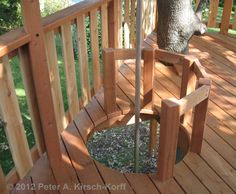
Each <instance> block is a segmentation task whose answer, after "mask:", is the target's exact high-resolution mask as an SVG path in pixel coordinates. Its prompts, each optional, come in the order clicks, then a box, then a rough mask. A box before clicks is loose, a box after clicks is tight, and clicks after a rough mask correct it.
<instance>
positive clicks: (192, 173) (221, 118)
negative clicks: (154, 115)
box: [12, 34, 236, 194]
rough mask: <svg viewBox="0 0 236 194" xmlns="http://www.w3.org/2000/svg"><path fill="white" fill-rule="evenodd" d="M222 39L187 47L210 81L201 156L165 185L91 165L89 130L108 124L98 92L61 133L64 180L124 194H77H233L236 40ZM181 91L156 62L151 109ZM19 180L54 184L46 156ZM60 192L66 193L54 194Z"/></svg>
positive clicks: (121, 92)
mask: <svg viewBox="0 0 236 194" xmlns="http://www.w3.org/2000/svg"><path fill="white" fill-rule="evenodd" d="M223 37H224V36H222V35H218V34H213V35H208V36H204V37H194V38H193V39H192V41H191V43H190V53H191V54H193V55H195V56H197V57H198V58H199V59H200V62H201V64H202V65H203V66H204V67H205V68H206V71H207V72H208V73H209V75H210V77H211V78H212V81H213V82H212V90H211V94H210V101H209V113H208V118H207V127H206V129H205V133H204V141H203V147H202V152H201V154H200V155H196V154H192V153H190V154H188V155H187V156H186V157H185V158H184V160H183V161H181V162H180V163H178V164H177V165H176V166H175V171H174V178H172V179H170V180H169V181H167V182H164V183H162V182H159V181H158V180H157V176H156V174H150V175H137V174H122V173H120V172H118V171H115V170H112V169H108V168H107V167H104V166H103V165H101V164H99V163H98V162H96V161H94V160H93V159H92V158H91V157H90V155H89V153H88V150H87V149H86V146H85V144H86V141H87V137H88V135H89V134H91V133H92V132H93V130H94V126H97V125H99V124H100V123H101V122H103V121H105V120H107V119H108V116H107V115H106V113H105V112H104V108H103V107H104V103H103V90H100V91H99V93H97V94H96V96H95V97H93V98H92V100H91V102H90V103H89V105H87V106H86V107H85V108H84V109H82V110H81V111H80V113H79V114H78V115H77V117H76V119H75V120H74V122H73V123H71V124H70V126H69V127H68V128H67V130H66V131H64V132H63V133H62V134H61V136H62V140H63V144H62V146H64V147H62V150H63V154H64V160H65V161H67V164H68V166H67V168H68V169H67V172H68V177H67V179H68V180H70V181H72V182H75V183H81V184H85V185H86V184H89V185H93V184H97V183H98V184H99V185H102V186H105V185H106V184H114V185H119V184H120V183H124V184H125V185H126V190H125V191H122V192H121V191H115V190H111V189H109V188H106V189H104V190H100V191H94V192H92V191H88V190H83V191H81V193H82V192H84V193H99V192H100V193H117V194H119V193H140V194H143V193H153V194H155V193H164V194H165V193H166V194H169V193H170V194H171V193H173V194H176V193H177V194H181V193H196V194H198V193H213V194H215V193H226V194H228V193H236V79H235V76H236V54H235V51H236V44H235V43H236V39H234V40H233V38H232V37H226V38H225V39H224V38H223ZM213 41H214V42H213ZM143 46H146V47H150V46H153V47H156V35H155V34H151V35H150V36H149V37H148V38H147V40H146V41H145V42H144V43H143ZM134 68H135V65H134V62H133V61H132V60H131V61H130V60H129V61H125V64H124V65H123V66H122V67H121V69H120V70H119V73H118V84H117V109H118V110H119V111H118V112H117V115H116V116H118V115H122V114H126V113H130V112H132V111H131V110H133V109H134V107H133V106H134V93H135V87H134V86H135V84H134V83H135V74H134ZM141 84H142V82H141ZM180 86H181V78H180V77H179V76H178V75H176V73H175V71H174V69H173V67H166V66H163V65H162V64H161V63H159V62H156V64H155V79H154V89H155V90H154V93H155V95H154V97H155V98H154V101H155V104H157V105H160V103H161V100H162V99H164V98H169V97H176V98H179V95H180ZM141 97H142V90H141ZM190 125H191V123H190ZM70 167H71V168H70ZM42 168H43V170H42ZM23 181H25V182H30V181H32V183H39V182H43V183H45V184H55V178H54V177H53V174H52V172H51V169H50V167H49V165H48V160H47V158H46V156H44V157H43V158H41V159H40V160H39V161H38V162H37V163H36V165H35V166H34V168H33V170H32V172H31V174H30V175H29V176H28V179H25V180H23ZM59 192H60V193H65V192H63V191H55V192H54V193H59ZM12 193H16V192H15V191H14V192H12ZM29 193H32V192H29ZM35 193H36V194H37V193H47V192H46V191H36V192H35ZM48 193H50V192H48ZM72 193H79V191H78V192H72Z"/></svg>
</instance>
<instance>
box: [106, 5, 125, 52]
mask: <svg viewBox="0 0 236 194" xmlns="http://www.w3.org/2000/svg"><path fill="white" fill-rule="evenodd" d="M108 36H109V47H110V48H121V47H122V2H121V0H112V1H111V2H110V3H109V6H108Z"/></svg>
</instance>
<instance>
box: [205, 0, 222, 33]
mask: <svg viewBox="0 0 236 194" xmlns="http://www.w3.org/2000/svg"><path fill="white" fill-rule="evenodd" d="M218 6H219V0H211V2H210V10H209V19H208V23H207V26H208V27H212V28H214V27H216V18H217V14H218Z"/></svg>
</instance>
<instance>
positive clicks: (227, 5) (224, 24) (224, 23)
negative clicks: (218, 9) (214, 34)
mask: <svg viewBox="0 0 236 194" xmlns="http://www.w3.org/2000/svg"><path fill="white" fill-rule="evenodd" d="M232 7H233V0H227V1H224V11H223V15H222V19H221V26H220V33H221V34H227V33H228V30H229V25H230V16H231V11H232Z"/></svg>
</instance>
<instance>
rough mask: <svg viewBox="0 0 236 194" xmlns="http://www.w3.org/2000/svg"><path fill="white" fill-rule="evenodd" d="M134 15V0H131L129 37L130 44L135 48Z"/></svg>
mask: <svg viewBox="0 0 236 194" xmlns="http://www.w3.org/2000/svg"><path fill="white" fill-rule="evenodd" d="M135 15H136V0H131V15H130V39H131V46H132V48H135V45H136V35H135V26H136V21H135Z"/></svg>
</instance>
